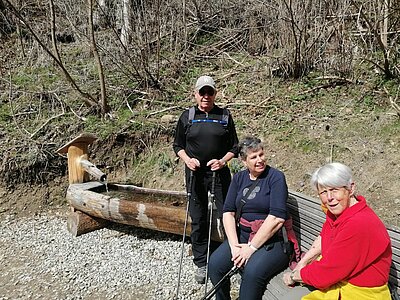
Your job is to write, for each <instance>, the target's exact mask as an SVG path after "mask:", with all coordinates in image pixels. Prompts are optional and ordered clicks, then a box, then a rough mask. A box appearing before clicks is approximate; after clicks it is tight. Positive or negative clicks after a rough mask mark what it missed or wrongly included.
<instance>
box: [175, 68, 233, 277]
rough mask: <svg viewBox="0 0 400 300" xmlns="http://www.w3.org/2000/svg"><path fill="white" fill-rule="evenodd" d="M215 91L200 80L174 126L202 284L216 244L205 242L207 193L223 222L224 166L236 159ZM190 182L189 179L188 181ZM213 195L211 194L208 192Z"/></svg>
mask: <svg viewBox="0 0 400 300" xmlns="http://www.w3.org/2000/svg"><path fill="white" fill-rule="evenodd" d="M216 95H217V89H216V86H215V81H214V79H212V78H211V77H210V76H207V75H203V76H200V77H199V78H198V79H197V81H196V85H195V88H194V98H195V100H196V104H195V105H194V106H192V107H190V108H189V109H187V110H185V111H184V112H183V113H182V114H181V116H180V118H179V120H178V123H177V126H176V131H175V139H174V144H173V148H174V151H175V153H176V155H177V156H179V157H180V158H181V159H182V161H183V162H184V163H185V175H186V187H187V189H191V190H190V191H188V192H190V195H191V197H190V198H191V199H190V201H189V213H190V217H191V220H192V223H191V226H192V231H191V235H190V238H191V242H192V252H193V262H194V264H195V265H196V267H197V270H196V272H195V276H194V277H195V280H196V281H197V282H198V283H203V284H204V283H205V280H206V273H207V262H208V254H210V253H212V252H213V250H215V248H216V247H217V246H218V244H215V243H213V241H208V229H209V226H208V224H209V220H208V216H207V211H208V192H209V191H210V192H211V189H212V187H213V186H214V187H215V191H213V192H214V194H213V196H214V200H215V204H216V206H217V209H218V212H217V213H216V214H213V216H215V215H217V216H218V218H220V219H222V208H223V203H224V200H225V197H226V194H227V192H228V187H229V184H230V182H231V174H230V171H229V168H228V165H227V162H228V161H229V160H231V159H232V158H233V157H237V155H238V147H237V144H238V138H237V134H236V129H235V125H234V122H233V119H232V116H231V114H230V112H229V110H228V109H226V108H221V107H219V106H218V105H215V103H214V102H215V98H216ZM191 178H192V179H191ZM211 193H212V192H211Z"/></svg>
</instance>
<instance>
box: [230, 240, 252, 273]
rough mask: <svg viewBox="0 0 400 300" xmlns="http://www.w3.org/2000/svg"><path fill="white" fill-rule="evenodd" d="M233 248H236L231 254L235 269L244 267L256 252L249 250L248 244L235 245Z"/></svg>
mask: <svg viewBox="0 0 400 300" xmlns="http://www.w3.org/2000/svg"><path fill="white" fill-rule="evenodd" d="M234 247H236V248H237V251H235V252H236V253H232V261H233V264H234V265H235V266H237V267H239V268H240V267H242V266H244V265H246V263H247V261H248V260H249V259H250V256H251V255H252V254H253V253H254V252H256V250H254V249H252V248H250V246H249V245H248V244H236V245H235V246H234Z"/></svg>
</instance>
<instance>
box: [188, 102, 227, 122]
mask: <svg viewBox="0 0 400 300" xmlns="http://www.w3.org/2000/svg"><path fill="white" fill-rule="evenodd" d="M195 113H196V109H195V107H194V106H192V107H190V108H189V118H188V124H189V125H192V124H194V123H219V124H222V125H223V126H224V127H225V126H228V120H229V110H228V109H227V108H225V107H224V108H223V109H222V118H221V120H213V119H196V120H195V119H194V115H195Z"/></svg>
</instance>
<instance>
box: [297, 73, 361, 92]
mask: <svg viewBox="0 0 400 300" xmlns="http://www.w3.org/2000/svg"><path fill="white" fill-rule="evenodd" d="M316 79H318V80H334V81H331V82H328V83H325V84H321V85H318V86H315V87H313V88H311V89H309V90H306V91H303V92H301V93H299V94H298V95H305V94H309V93H312V92H315V91H318V90H320V89H327V88H330V87H335V86H338V85H344V84H349V83H350V84H353V83H354V82H353V81H352V80H350V79H347V78H342V77H336V76H328V77H326V76H324V77H317V78H316Z"/></svg>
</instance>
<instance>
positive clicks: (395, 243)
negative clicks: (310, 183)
mask: <svg viewBox="0 0 400 300" xmlns="http://www.w3.org/2000/svg"><path fill="white" fill-rule="evenodd" d="M288 207H289V212H290V213H291V215H292V217H293V228H294V231H295V232H296V235H297V238H298V241H299V244H300V247H301V249H302V250H303V251H307V250H308V249H309V248H310V246H311V244H312V242H313V241H314V240H315V238H316V237H317V236H318V234H319V232H320V231H321V228H322V224H323V223H324V221H325V214H324V212H323V211H322V209H321V202H320V201H319V200H318V199H315V198H312V197H309V196H306V195H303V194H300V193H296V192H292V191H290V192H289V199H288ZM386 227H387V230H388V232H389V236H390V238H391V241H392V250H393V258H392V266H391V268H390V279H389V281H390V282H391V283H392V284H393V285H394V286H396V288H397V291H398V293H399V294H400V229H399V228H396V227H393V226H386Z"/></svg>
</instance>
